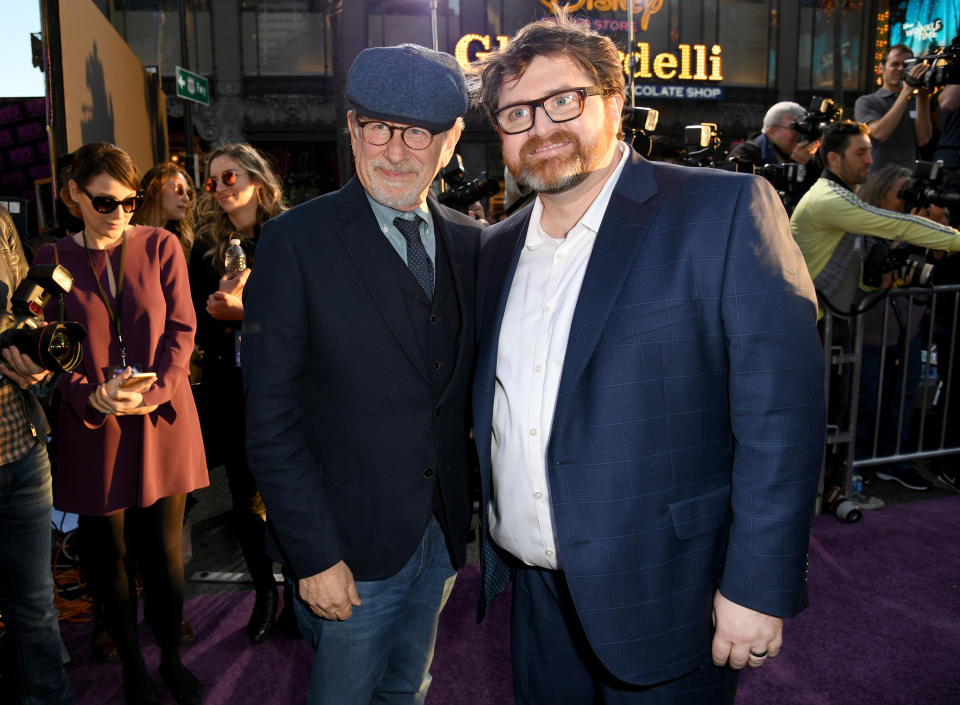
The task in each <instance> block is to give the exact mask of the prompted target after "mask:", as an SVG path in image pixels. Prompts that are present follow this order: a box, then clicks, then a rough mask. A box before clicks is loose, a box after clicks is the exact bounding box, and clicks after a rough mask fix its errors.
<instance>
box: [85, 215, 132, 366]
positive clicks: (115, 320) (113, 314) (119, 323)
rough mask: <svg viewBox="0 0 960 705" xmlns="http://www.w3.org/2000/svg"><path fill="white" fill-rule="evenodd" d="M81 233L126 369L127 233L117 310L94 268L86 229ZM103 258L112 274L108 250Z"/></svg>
mask: <svg viewBox="0 0 960 705" xmlns="http://www.w3.org/2000/svg"><path fill="white" fill-rule="evenodd" d="M81 232H82V235H83V252H84V254H85V255H86V256H87V264H88V265H89V266H90V273H91V274H93V280H94V281H95V282H96V283H97V289H99V291H100V299H101V301H103V305H104V306H105V307H106V308H107V316H109V318H110V322H111V323H112V324H113V327H114V330H116V331H117V342H118V343H119V345H120V363H121V364H122V365H123V366H124V367H126V366H127V346H126V345H125V344H124V342H123V320H122V318H121V315H122V311H123V265H124V264H125V263H126V261H127V233H126V231H124V233H123V235H122V236H121V238H122V239H121V241H120V272H119V273H118V274H117V294H116V299H115V304H116V308H114V306H111V305H110V297H109V296H107V292H106V291H105V290H104V288H103V284H101V283H100V277H98V276H97V271H96V270H95V269H94V268H93V260H92V259H90V248H88V247H87V231H86V229H84V230H82V231H81ZM103 256H104V257H106V258H107V268H108V269H110V272H111V273H112V272H113V269H112V266H111V264H110V253H109V252H107V251H106V250H103Z"/></svg>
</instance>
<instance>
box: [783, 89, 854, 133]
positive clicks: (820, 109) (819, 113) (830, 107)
mask: <svg viewBox="0 0 960 705" xmlns="http://www.w3.org/2000/svg"><path fill="white" fill-rule="evenodd" d="M841 117H843V108H841V107H840V106H839V105H837V104H836V103H834V102H833V101H832V100H830V98H819V97H814V98H813V100H811V101H810V107H809V108H808V109H807V111H806V112H805V113H804V114H803V117H802V118H800V119H799V120H795V121H793V122H791V123H790V128H791V129H792V130H796V131H797V132H798V133H800V135H801V136H802V137H803V139H804V140H805V141H807V142H812V141H813V140H818V139H820V134H821V133H822V132H823V128H824V127H826V126H827V125H829V124H830V123H833V122H838V121H839V120H840V118H841Z"/></svg>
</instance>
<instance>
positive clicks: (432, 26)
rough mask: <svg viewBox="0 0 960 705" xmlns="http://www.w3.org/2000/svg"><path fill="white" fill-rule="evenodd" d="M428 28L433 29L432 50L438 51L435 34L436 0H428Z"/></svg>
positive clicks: (437, 41) (437, 39) (438, 44)
mask: <svg viewBox="0 0 960 705" xmlns="http://www.w3.org/2000/svg"><path fill="white" fill-rule="evenodd" d="M430 29H431V30H432V31H433V50H434V51H440V41H439V38H438V36H437V0H430Z"/></svg>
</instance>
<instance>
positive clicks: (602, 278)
mask: <svg viewBox="0 0 960 705" xmlns="http://www.w3.org/2000/svg"><path fill="white" fill-rule="evenodd" d="M631 152H632V150H631ZM658 192H659V189H658V186H657V183H656V180H655V178H654V175H653V168H652V167H651V166H650V163H649V162H647V161H646V160H645V159H643V158H642V157H641V156H640V155H639V154H637V153H636V152H632V153H631V156H630V158H629V161H628V162H627V164H626V165H625V166H624V168H623V171H622V172H621V174H620V180H619V181H618V182H617V185H616V187H615V188H614V191H613V194H612V196H611V197H610V202H609V204H608V205H607V210H606V213H605V214H604V217H603V222H602V223H601V225H600V231H599V232H598V233H597V240H596V242H595V243H594V246H593V252H592V253H591V255H590V262H589V263H588V264H587V271H586V273H585V275H584V278H583V285H582V286H581V288H580V296H579V298H578V299H577V306H576V308H575V309H574V312H573V321H572V323H571V325H570V337H569V339H568V341H567V352H566V357H565V358H564V363H563V372H562V374H561V376H560V387H559V389H558V391H557V403H556V407H555V409H554V416H553V418H554V423H556V420H557V419H559V418H560V414H561V412H562V411H563V405H564V402H565V400H566V399H568V398H569V397H570V394H571V392H572V391H573V389H574V387H575V386H576V384H577V381H578V380H579V379H580V376H581V375H582V374H583V370H584V368H585V367H586V365H587V362H588V361H589V360H590V358H591V356H592V355H593V352H594V350H595V349H596V347H597V342H598V341H599V340H600V335H601V333H602V332H603V329H604V326H605V325H606V322H607V319H608V318H609V316H610V311H611V310H612V309H613V304H614V303H615V302H616V300H617V298H618V297H619V296H620V292H621V290H622V289H623V284H624V281H625V280H626V278H627V274H628V273H629V272H630V270H631V268H632V267H633V266H634V264H635V260H636V256H637V249H638V248H639V247H640V244H641V243H642V242H643V237H644V235H645V234H646V231H647V228H648V226H649V224H650V221H651V220H652V219H653V217H654V216H655V215H656V213H657V207H655V206H647V207H644V206H643V204H644V203H645V202H646V201H648V200H650V199H651V198H653V197H654V196H655V195H656V194H657V193H658ZM501 316H502V311H501Z"/></svg>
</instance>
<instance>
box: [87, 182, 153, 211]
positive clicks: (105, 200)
mask: <svg viewBox="0 0 960 705" xmlns="http://www.w3.org/2000/svg"><path fill="white" fill-rule="evenodd" d="M80 190H81V191H83V192H84V193H85V194H86V195H87V198H89V199H90V203H92V204H93V210H95V211H96V212H97V213H101V214H103V215H107V214H109V213H113V212H114V211H115V210H117V206H120V207H121V208H122V209H123V212H124V213H133V212H134V211H135V210H137V208H139V207H140V204H141V203H143V191H137V192H136V193H135V194H134V195H133V196H130V198H125V199H123V200H122V201H120V200H117V199H116V198H114V197H113V196H94V195H93V194H91V193H90V192H89V191H87V189H85V188H84V187H83V186H81V187H80Z"/></svg>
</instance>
